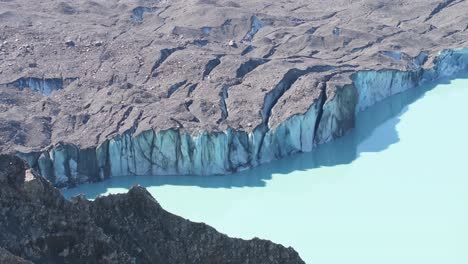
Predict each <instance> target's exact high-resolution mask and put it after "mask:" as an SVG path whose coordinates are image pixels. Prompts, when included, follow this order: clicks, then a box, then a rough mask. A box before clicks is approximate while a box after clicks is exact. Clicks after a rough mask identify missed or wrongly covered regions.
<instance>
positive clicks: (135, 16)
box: [131, 6, 153, 23]
mask: <svg viewBox="0 0 468 264" xmlns="http://www.w3.org/2000/svg"><path fill="white" fill-rule="evenodd" d="M146 12H153V8H149V7H145V6H139V7H136V8H134V9H133V10H132V15H131V19H132V21H133V22H135V23H142V22H143V15H144V13H146Z"/></svg>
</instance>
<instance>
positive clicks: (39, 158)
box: [18, 49, 468, 187]
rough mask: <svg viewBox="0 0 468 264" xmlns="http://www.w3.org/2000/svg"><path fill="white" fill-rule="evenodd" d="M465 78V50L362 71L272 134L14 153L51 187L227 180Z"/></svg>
mask: <svg viewBox="0 0 468 264" xmlns="http://www.w3.org/2000/svg"><path fill="white" fill-rule="evenodd" d="M464 70H468V49H462V50H447V51H444V52H442V53H441V54H440V55H439V57H438V58H437V60H436V62H435V66H434V67H433V68H432V69H429V70H425V69H422V68H420V67H415V69H413V70H410V71H398V70H378V71H360V72H357V73H355V74H353V75H352V76H351V80H352V82H350V84H347V85H344V86H343V87H339V88H338V89H337V90H336V92H335V93H334V95H333V97H332V98H325V97H326V95H325V94H326V93H325V91H324V92H322V95H321V96H320V98H319V99H318V100H317V101H315V102H314V103H313V104H312V105H311V106H310V107H309V109H308V110H307V111H306V112H305V113H304V114H296V115H293V116H291V117H290V118H289V119H288V120H286V121H285V122H283V123H282V124H280V125H279V126H277V127H275V128H269V127H268V125H265V124H262V125H260V126H259V127H257V128H256V129H254V130H253V131H252V132H250V133H248V132H245V131H237V130H233V129H228V130H226V131H224V132H212V133H208V132H203V133H201V134H199V135H190V134H187V133H185V132H184V131H181V130H175V129H173V130H165V131H159V132H157V133H156V132H154V131H152V130H150V131H146V132H143V133H140V134H138V135H131V134H129V133H127V134H123V135H120V136H118V137H115V138H113V139H110V140H108V141H106V142H105V143H103V144H101V145H100V146H98V147H95V148H88V149H80V148H79V147H78V146H75V145H72V144H60V145H57V146H54V147H53V148H51V149H49V150H45V151H42V152H34V153H18V156H20V157H22V158H23V159H25V160H26V161H27V162H28V163H29V165H30V166H31V167H33V168H35V169H37V170H38V171H39V172H40V173H41V174H42V176H44V177H46V178H47V179H49V180H50V181H51V182H52V183H54V184H55V185H56V186H60V187H65V186H74V185H76V184H79V183H81V182H85V181H99V180H104V179H106V178H109V177H118V176H127V175H176V174H181V175H186V174H191V175H208V174H228V173H232V172H235V171H238V170H241V169H245V168H249V167H253V166H257V165H259V164H262V163H266V162H269V161H271V160H274V159H279V158H282V157H285V156H288V155H291V154H293V153H297V152H308V151H313V149H314V146H316V145H317V144H322V143H325V142H328V141H330V140H333V139H334V138H337V137H340V136H342V135H344V134H345V133H346V132H347V131H349V130H350V129H352V128H353V127H354V118H355V115H356V113H357V112H359V111H362V110H364V109H366V108H367V107H369V106H371V105H373V104H375V103H377V102H379V101H381V100H382V99H384V98H386V97H388V96H391V95H393V94H396V93H400V92H403V91H405V90H407V89H410V88H414V87H416V86H419V85H420V84H421V83H422V82H426V81H431V80H435V79H437V78H441V77H447V76H451V75H453V74H456V73H458V72H461V71H464Z"/></svg>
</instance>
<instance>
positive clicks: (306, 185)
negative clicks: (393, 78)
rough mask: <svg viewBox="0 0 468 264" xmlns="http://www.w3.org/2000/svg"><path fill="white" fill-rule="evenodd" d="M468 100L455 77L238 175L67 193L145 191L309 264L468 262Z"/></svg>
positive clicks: (125, 183)
mask: <svg viewBox="0 0 468 264" xmlns="http://www.w3.org/2000/svg"><path fill="white" fill-rule="evenodd" d="M467 102H468V79H467V78H462V79H456V80H453V81H451V82H444V83H442V84H439V85H437V87H435V88H434V87H429V86H428V87H424V88H418V89H413V90H411V91H408V92H406V93H404V94H400V95H396V96H393V97H391V98H388V99H386V100H384V101H383V102H381V103H379V104H378V105H376V106H373V107H371V108H369V109H367V110H366V111H365V112H363V113H361V114H360V115H359V118H358V122H357V127H356V129H355V130H353V131H352V132H351V133H350V134H348V135H347V136H345V137H343V138H341V139H338V140H337V141H335V142H333V143H331V144H326V145H323V146H320V147H319V148H318V149H317V150H316V151H314V152H312V153H306V154H300V155H296V156H294V157H289V158H286V159H284V160H281V161H275V162H273V163H271V164H266V165H263V166H260V167H258V168H254V169H252V170H248V171H244V172H241V173H238V174H235V175H228V176H216V177H200V176H196V177H190V176H181V177H173V176H163V177H154V176H153V177H121V178H112V179H110V180H109V181H106V182H102V183H96V184H86V185H82V186H79V187H78V188H75V189H71V190H67V191H65V195H67V196H70V195H75V194H78V193H85V194H86V195H87V196H88V197H89V198H93V197H95V196H97V195H100V194H105V193H118V192H126V191H127V190H128V188H129V187H131V186H132V185H134V184H140V185H142V186H144V187H147V188H148V190H149V191H150V192H151V193H152V194H153V195H154V196H155V197H156V199H157V200H158V201H159V202H160V203H161V205H162V206H163V207H164V208H165V209H167V210H169V211H171V212H173V213H175V214H178V215H181V216H183V217H186V218H188V219H190V220H192V221H198V222H206V223H207V224H209V225H212V226H214V227H215V228H217V229H218V230H219V231H221V232H223V233H226V234H228V235H230V236H235V237H242V238H252V237H255V236H256V237H261V238H265V239H270V240H272V241H274V242H277V243H281V244H283V245H286V246H292V247H294V248H295V249H296V250H297V251H298V252H299V254H300V255H301V257H302V258H303V259H304V260H305V261H306V262H307V263H321V264H323V263H329V264H338V263H340V264H341V263H359V264H366V263H373V264H374V263H379V264H380V263H392V264H393V263H402V264H405V263H408V264H409V263H411V264H414V263H424V264H430V263H454V264H456V263H468V252H466V248H467V247H468V224H467V223H468V203H467V201H468V192H467V191H466V190H467V189H468V166H466V164H468V160H467V156H468V155H467V150H468V140H466V135H468V123H467V122H466V121H465V120H466V113H468V105H467ZM465 105H467V106H465Z"/></svg>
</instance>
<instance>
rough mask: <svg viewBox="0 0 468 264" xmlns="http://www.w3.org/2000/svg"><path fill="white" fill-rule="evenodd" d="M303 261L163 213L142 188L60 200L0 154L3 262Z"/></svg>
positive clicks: (276, 247)
mask: <svg viewBox="0 0 468 264" xmlns="http://www.w3.org/2000/svg"><path fill="white" fill-rule="evenodd" d="M29 261H32V262H34V263H259V264H261V263H265V264H266V263H278V264H280V263H281V264H286V263H291V264H292V263H298V264H299V263H304V262H303V261H302V260H301V259H300V258H299V256H298V254H297V253H296V252H295V251H294V250H293V249H291V248H285V247H283V246H280V245H276V244H273V243H272V242H269V241H265V240H261V239H257V238H255V239H253V240H249V241H246V240H241V239H234V238H229V237H227V236H226V235H223V234H220V233H218V232H217V231H216V230H215V229H213V228H211V227H209V226H207V225H205V224H201V223H192V222H190V221H188V220H185V219H183V218H181V217H178V216H175V215H173V214H170V213H168V212H166V211H165V210H163V209H162V208H161V206H160V205H159V204H158V203H157V202H156V200H155V199H154V198H153V197H151V195H150V194H149V193H148V192H147V191H146V190H145V189H144V188H141V187H133V188H132V189H131V190H130V191H129V192H128V194H121V195H111V196H108V197H100V198H97V199H96V200H95V201H92V202H91V201H88V200H86V199H85V198H84V197H75V198H73V199H72V200H71V201H68V200H65V199H64V198H63V196H62V195H61V194H60V192H59V191H58V190H57V189H55V188H54V187H53V186H52V185H51V184H50V183H49V182H48V181H46V180H45V179H43V178H42V177H40V176H37V175H36V173H35V172H34V171H32V170H29V169H28V168H27V167H26V164H25V163H24V162H23V161H22V160H21V159H19V158H17V157H14V156H8V155H1V156H0V262H1V263H31V262H29Z"/></svg>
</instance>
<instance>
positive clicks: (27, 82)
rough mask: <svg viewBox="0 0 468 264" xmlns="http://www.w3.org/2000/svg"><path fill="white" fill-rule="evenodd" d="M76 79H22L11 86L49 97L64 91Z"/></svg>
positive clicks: (10, 84)
mask: <svg viewBox="0 0 468 264" xmlns="http://www.w3.org/2000/svg"><path fill="white" fill-rule="evenodd" d="M75 80H76V79H75V78H68V79H60V78H48V79H40V78H34V77H27V78H20V79H18V80H16V81H14V82H12V83H9V84H8V85H9V86H14V87H16V88H18V89H20V90H23V89H31V90H33V91H35V92H39V93H41V94H43V95H45V96H49V95H50V94H51V93H52V92H54V91H57V90H60V89H63V88H64V87H65V86H66V85H68V84H70V83H71V82H73V81H75Z"/></svg>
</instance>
